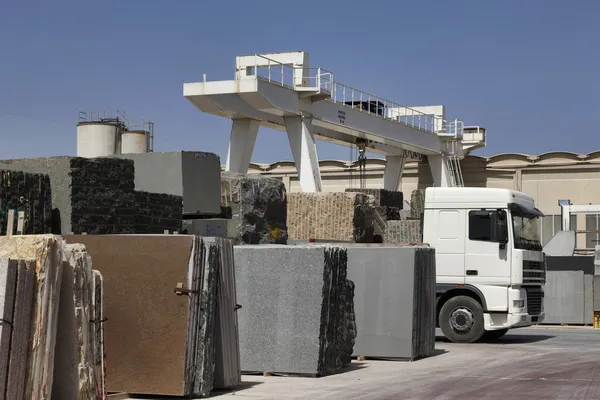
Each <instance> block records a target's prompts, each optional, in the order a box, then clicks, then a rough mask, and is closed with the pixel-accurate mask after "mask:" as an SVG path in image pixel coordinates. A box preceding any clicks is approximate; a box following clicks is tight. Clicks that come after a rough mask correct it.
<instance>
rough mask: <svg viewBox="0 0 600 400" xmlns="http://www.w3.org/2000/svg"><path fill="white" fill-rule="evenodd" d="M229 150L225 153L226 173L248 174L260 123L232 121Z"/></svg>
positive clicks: (249, 120)
mask: <svg viewBox="0 0 600 400" xmlns="http://www.w3.org/2000/svg"><path fill="white" fill-rule="evenodd" d="M232 122H233V123H232V126H231V136H230V137H229V150H228V151H227V164H226V166H225V170H226V171H230V172H236V173H239V174H246V173H248V167H249V166H250V159H251V158H252V152H253V151H254V144H255V143H256V136H257V135H258V128H259V127H260V121H257V120H255V119H249V118H239V119H234V120H233V121H232Z"/></svg>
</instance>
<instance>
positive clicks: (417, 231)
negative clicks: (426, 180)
mask: <svg viewBox="0 0 600 400" xmlns="http://www.w3.org/2000/svg"><path fill="white" fill-rule="evenodd" d="M424 210H425V190H424V189H417V190H413V192H412V194H411V198H410V212H409V213H408V217H407V218H406V219H400V218H398V219H397V220H388V221H387V223H386V226H385V230H384V234H383V243H422V242H423V213H424Z"/></svg>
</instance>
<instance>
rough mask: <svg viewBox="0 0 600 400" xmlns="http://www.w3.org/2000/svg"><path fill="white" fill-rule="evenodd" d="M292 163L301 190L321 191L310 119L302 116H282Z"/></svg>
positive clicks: (317, 159)
mask: <svg viewBox="0 0 600 400" xmlns="http://www.w3.org/2000/svg"><path fill="white" fill-rule="evenodd" d="M284 121H285V128H286V130H287V135H288V139H289V141H290V147H291V148H292V155H293V156H294V163H295V164H296V170H297V171H298V178H299V179H300V186H301V187H302V191H303V192H321V191H322V190H323V187H322V184H321V170H320V169H319V158H318V157H317V146H316V144H315V137H314V135H313V133H312V130H311V128H312V127H311V125H310V121H309V120H307V119H306V118H303V117H300V116H298V117H296V116H294V117H284Z"/></svg>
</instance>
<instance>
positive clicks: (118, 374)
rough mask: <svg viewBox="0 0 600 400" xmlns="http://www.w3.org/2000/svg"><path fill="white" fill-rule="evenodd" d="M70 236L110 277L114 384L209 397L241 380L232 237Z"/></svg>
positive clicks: (108, 330) (107, 306)
mask: <svg viewBox="0 0 600 400" xmlns="http://www.w3.org/2000/svg"><path fill="white" fill-rule="evenodd" d="M66 239H67V241H68V242H70V243H82V244H84V245H85V246H86V248H87V250H88V252H89V254H90V255H91V256H92V258H93V260H94V268H96V269H97V270H99V271H100V272H101V273H102V275H103V278H104V304H103V306H104V311H103V312H104V314H105V315H107V316H108V317H109V318H110V323H108V324H106V326H105V337H106V340H105V343H106V353H107V354H108V355H109V357H110V362H108V363H107V364H106V368H107V382H106V388H107V391H110V392H125V393H134V394H146V395H166V396H194V397H206V396H208V395H209V394H210V392H211V390H212V389H213V388H215V389H216V388H229V387H232V386H235V385H238V384H239V383H240V381H241V374H240V365H239V348H238V346H239V344H238V332H237V311H236V308H237V307H236V306H237V299H236V294H235V293H236V290H235V274H234V263H233V243H232V241H231V240H229V239H223V238H201V237H199V236H192V235H82V236H68V237H66Z"/></svg>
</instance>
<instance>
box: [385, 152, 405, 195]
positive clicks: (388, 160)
mask: <svg viewBox="0 0 600 400" xmlns="http://www.w3.org/2000/svg"><path fill="white" fill-rule="evenodd" d="M405 161H406V157H405V156H403V155H400V156H386V157H385V170H384V171H383V188H384V189H386V190H394V191H395V190H401V186H402V172H403V171H404V163H405Z"/></svg>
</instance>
